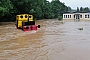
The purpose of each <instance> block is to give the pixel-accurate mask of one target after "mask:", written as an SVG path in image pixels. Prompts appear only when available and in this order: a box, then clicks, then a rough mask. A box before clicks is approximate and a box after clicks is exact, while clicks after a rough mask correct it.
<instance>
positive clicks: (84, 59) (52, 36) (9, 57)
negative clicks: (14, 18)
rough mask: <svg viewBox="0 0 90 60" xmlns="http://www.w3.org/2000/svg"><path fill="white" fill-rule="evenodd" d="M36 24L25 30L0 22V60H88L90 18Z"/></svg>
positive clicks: (89, 59)
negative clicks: (38, 26)
mask: <svg viewBox="0 0 90 60" xmlns="http://www.w3.org/2000/svg"><path fill="white" fill-rule="evenodd" d="M36 24H40V25H41V28H40V29H38V30H37V31H28V32H23V31H22V30H18V29H16V27H15V25H14V24H6V25H0V60H90V21H79V22H76V21H70V20H68V21H66V20H65V21H58V20H45V21H44V20H40V21H36ZM82 27H83V30H78V28H82Z"/></svg>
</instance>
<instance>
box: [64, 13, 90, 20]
mask: <svg viewBox="0 0 90 60" xmlns="http://www.w3.org/2000/svg"><path fill="white" fill-rule="evenodd" d="M63 20H90V12H81V13H80V12H79V13H77V12H73V13H64V14H63Z"/></svg>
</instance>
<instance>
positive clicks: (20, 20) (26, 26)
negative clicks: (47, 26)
mask: <svg viewBox="0 0 90 60" xmlns="http://www.w3.org/2000/svg"><path fill="white" fill-rule="evenodd" d="M16 27H17V29H22V30H23V31H31V30H37V28H40V25H36V24H35V21H34V20H33V15H30V14H19V15H16Z"/></svg>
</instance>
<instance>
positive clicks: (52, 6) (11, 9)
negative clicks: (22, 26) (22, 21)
mask: <svg viewBox="0 0 90 60" xmlns="http://www.w3.org/2000/svg"><path fill="white" fill-rule="evenodd" d="M66 11H67V6H66V5H65V3H62V2H60V1H59V0H52V1H51V2H49V1H47V0H0V21H15V16H16V14H21V13H29V14H32V15H33V16H34V19H52V18H58V16H62V14H63V13H64V12H66Z"/></svg>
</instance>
